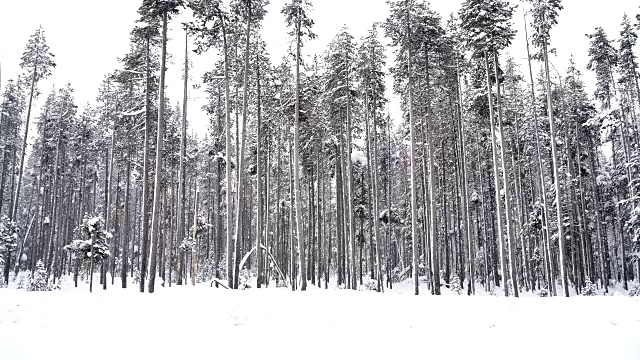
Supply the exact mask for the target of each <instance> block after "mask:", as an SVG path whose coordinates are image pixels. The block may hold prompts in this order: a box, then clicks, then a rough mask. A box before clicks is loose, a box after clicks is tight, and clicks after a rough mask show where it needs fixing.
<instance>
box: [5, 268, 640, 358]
mask: <svg viewBox="0 0 640 360" xmlns="http://www.w3.org/2000/svg"><path fill="white" fill-rule="evenodd" d="M117 284H118V282H116V285H117ZM411 289H412V287H411V283H410V281H409V282H406V283H404V284H398V285H396V287H395V288H394V290H393V291H387V292H386V293H384V294H378V293H375V292H364V291H362V292H359V291H349V290H320V289H317V288H314V287H311V288H310V289H309V290H308V291H306V292H298V291H296V292H291V291H290V290H287V289H284V288H278V289H276V288H269V289H260V290H258V289H249V290H245V291H230V290H225V289H222V288H221V289H216V288H210V287H209V286H208V284H199V285H198V286H196V287H191V286H180V287H177V286H173V287H171V288H162V287H160V286H157V290H156V293H154V294H148V293H144V294H142V293H139V292H138V291H137V285H135V284H130V288H129V289H126V290H123V289H121V288H119V287H118V286H113V287H111V286H110V288H109V289H108V290H107V291H103V290H102V289H97V290H94V293H93V294H90V293H88V288H87V285H86V284H85V283H83V284H81V287H80V288H78V289H74V288H73V284H72V282H70V281H66V282H65V283H63V289H62V291H52V292H26V291H23V290H15V289H12V288H9V289H0V359H12V360H14V359H51V358H53V359H65V360H68V359H110V360H120V359H133V358H136V359H154V360H157V359H188V358H194V359H195V358H198V359H247V358H252V359H258V358H260V359H331V360H335V359H383V358H386V359H408V358H409V357H410V358H429V359H492V360H493V359H536V360H538V359H563V360H569V359H634V360H637V359H640V299H639V298H637V297H635V298H631V297H627V296H625V295H621V294H620V293H617V294H615V293H614V294H615V295H609V296H593V297H584V296H574V297H571V298H562V297H555V298H539V297H536V296H531V295H529V296H526V295H527V294H525V296H523V297H522V298H519V299H515V298H504V297H498V296H490V295H480V296H478V295H476V296H472V297H468V296H465V295H459V296H458V295H453V294H450V293H447V294H445V295H443V296H430V295H424V296H422V295H421V296H414V295H412V294H411ZM422 291H423V293H425V294H427V290H426V288H424V289H422Z"/></svg>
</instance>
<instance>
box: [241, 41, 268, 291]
mask: <svg viewBox="0 0 640 360" xmlns="http://www.w3.org/2000/svg"><path fill="white" fill-rule="evenodd" d="M248 40H249V38H247V41H248ZM256 81H257V91H258V124H257V127H258V128H257V132H258V134H257V145H256V151H257V154H256V158H257V169H256V206H257V214H256V260H257V262H256V265H257V269H256V272H257V274H256V276H257V279H256V281H257V287H258V289H260V287H261V286H262V282H263V279H262V251H261V250H260V249H261V247H260V246H261V245H262V219H263V212H262V192H263V190H262V171H263V169H262V150H261V148H262V114H261V108H260V105H261V104H260V101H261V98H260V48H259V44H258V45H257V46H256ZM245 88H246V84H245ZM268 191H269V190H268V189H267V192H268ZM268 249H269V248H267V251H268Z"/></svg>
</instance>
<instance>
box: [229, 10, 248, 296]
mask: <svg viewBox="0 0 640 360" xmlns="http://www.w3.org/2000/svg"><path fill="white" fill-rule="evenodd" d="M247 10H248V12H249V14H248V16H249V17H248V20H247V24H246V26H247V30H246V33H245V42H246V49H245V55H244V79H243V90H242V135H241V136H242V138H241V142H240V149H239V159H238V170H237V171H238V179H237V180H238V185H237V194H236V195H237V203H236V228H235V239H234V245H235V246H234V248H235V251H234V257H233V264H234V265H233V271H234V276H233V278H234V283H233V288H234V289H236V288H237V287H238V285H239V279H238V275H239V274H238V273H239V271H240V269H239V268H238V252H239V248H238V242H239V241H240V237H241V236H242V234H243V229H242V225H243V224H242V212H241V209H242V206H241V202H242V199H243V197H244V190H243V189H244V174H243V172H244V160H245V159H244V154H245V143H246V137H247V118H248V115H249V114H248V111H249V110H248V106H249V105H248V104H249V56H250V53H249V47H250V42H249V39H250V35H251V8H250V7H249V8H248V9H247Z"/></svg>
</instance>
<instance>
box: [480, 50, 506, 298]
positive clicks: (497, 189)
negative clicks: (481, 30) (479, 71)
mask: <svg viewBox="0 0 640 360" xmlns="http://www.w3.org/2000/svg"><path fill="white" fill-rule="evenodd" d="M484 64H485V67H486V71H487V96H488V99H489V121H490V124H491V150H492V153H493V181H494V185H495V198H496V216H497V218H498V221H497V223H498V239H499V242H500V272H501V274H502V277H503V279H502V283H503V284H502V287H503V289H504V295H505V296H509V287H508V286H507V281H506V280H505V279H506V277H507V269H506V264H505V262H506V260H505V243H504V235H503V234H504V231H503V229H502V227H503V223H502V197H501V196H500V175H499V174H498V150H497V145H496V136H495V121H494V115H493V99H492V97H493V94H492V91H491V79H490V75H489V58H488V55H487V53H486V51H485V54H484ZM497 85H498V86H500V85H499V84H497Z"/></svg>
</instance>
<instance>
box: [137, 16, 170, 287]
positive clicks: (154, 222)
mask: <svg viewBox="0 0 640 360" xmlns="http://www.w3.org/2000/svg"><path fill="white" fill-rule="evenodd" d="M166 64H167V10H166V9H164V11H163V12H162V60H161V63H160V99H159V102H160V103H159V105H158V108H159V109H158V140H157V143H156V173H155V184H154V191H153V193H154V194H153V208H152V210H151V249H150V250H151V251H150V254H149V257H150V261H149V293H153V292H154V290H155V284H156V262H157V251H158V225H159V222H160V213H159V211H158V208H159V207H160V186H161V185H162V184H161V183H162V149H163V145H164V106H165V97H164V86H165V72H166V68H165V67H166ZM142 266H145V265H142Z"/></svg>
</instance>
